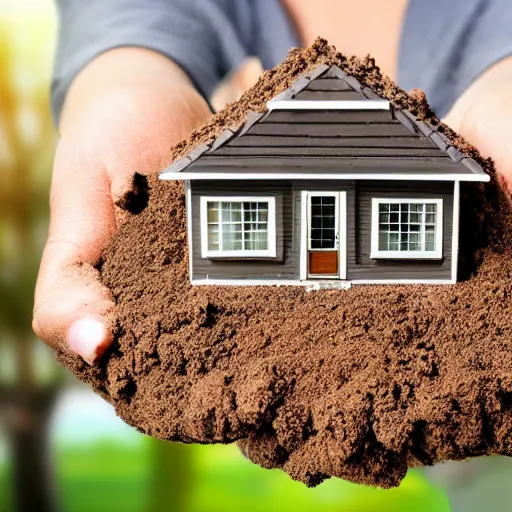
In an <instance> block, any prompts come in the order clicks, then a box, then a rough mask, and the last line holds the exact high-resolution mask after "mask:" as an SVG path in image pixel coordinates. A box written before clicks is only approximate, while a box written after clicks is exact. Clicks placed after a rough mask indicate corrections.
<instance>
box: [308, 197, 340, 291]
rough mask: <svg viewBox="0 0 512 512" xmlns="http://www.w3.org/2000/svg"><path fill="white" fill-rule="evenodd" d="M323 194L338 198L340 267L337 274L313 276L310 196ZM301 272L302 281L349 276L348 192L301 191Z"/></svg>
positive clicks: (336, 278)
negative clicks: (310, 256) (310, 271)
mask: <svg viewBox="0 0 512 512" xmlns="http://www.w3.org/2000/svg"><path fill="white" fill-rule="evenodd" d="M322 195H326V196H327V195H329V196H332V195H334V196H335V197H337V198H338V201H337V202H338V216H337V217H338V218H337V219H336V221H337V227H338V248H337V249H338V267H339V273H338V275H337V276H332V275H328V276H321V275H318V276H312V277H311V278H310V277H309V275H308V251H309V243H308V240H309V225H310V211H311V209H310V207H309V203H310V201H309V198H310V197H314V196H322ZM300 209H301V214H300V272H299V277H300V279H301V281H306V280H308V279H313V280H316V279H331V280H344V279H346V278H347V192H346V191H343V190H301V191H300Z"/></svg>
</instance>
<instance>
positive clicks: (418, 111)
mask: <svg viewBox="0 0 512 512" xmlns="http://www.w3.org/2000/svg"><path fill="white" fill-rule="evenodd" d="M329 73H330V74H332V75H333V76H336V77H339V78H343V80H345V82H346V83H347V84H348V85H349V86H350V87H351V88H352V89H353V90H356V91H360V92H361V94H363V95H364V96H365V97H366V98H368V99H387V100H388V101H389V102H390V104H391V106H392V110H393V111H394V115H395V116H396V117H397V119H398V120H399V121H400V122H402V123H403V124H404V125H406V126H408V127H409V128H410V129H412V131H417V132H419V133H421V134H422V135H424V136H425V137H428V138H429V139H430V140H432V142H434V144H435V145H436V146H437V147H439V149H441V150H442V151H444V152H446V153H447V154H448V155H449V156H450V158H451V159H452V160H453V161H454V162H460V163H462V164H463V165H465V166H466V167H467V168H468V170H470V171H471V172H472V173H478V174H481V173H484V174H485V173H488V174H494V172H495V171H494V164H493V161H492V160H491V159H490V158H484V157H483V156H482V155H481V154H480V153H479V152H478V150H477V149H476V148H475V147H474V146H472V145H471V144H470V143H468V142H467V141H466V140H465V139H464V138H463V137H461V136H460V135H458V134H457V133H456V132H455V131H454V130H452V129H451V128H450V127H449V126H448V125H446V124H444V123H443V122H442V121H441V120H440V119H439V118H438V117H437V116H436V114H435V113H434V111H433V110H432V109H431V108H430V105H429V104H428V102H427V100H426V97H425V94H424V93H423V91H420V90H418V89H414V90H412V91H411V92H410V93H407V92H405V91H404V90H402V89H401V88H400V87H398V85H396V84H395V83H394V82H393V81H392V80H391V79H390V78H389V77H387V76H386V75H384V74H383V73H382V72H381V70H380V69H379V67H378V66H377V65H376V64H375V59H374V58H373V57H371V56H369V55H367V56H366V57H365V58H359V57H355V56H353V57H347V56H346V55H344V54H342V53H339V52H337V51H336V49H335V48H334V47H333V46H331V45H329V44H328V43H327V41H326V40H325V39H322V38H317V39H316V40H315V41H314V42H313V43H312V44H311V45H310V46H309V47H307V48H302V49H299V48H293V49H291V50H290V52H289V54H288V57H287V58H286V59H285V60H284V61H283V62H282V63H281V64H279V65H278V66H276V67H275V68H273V69H270V70H268V71H265V72H264V73H263V74H262V75H261V77H260V78H259V80H258V81H257V83H256V84H255V85H254V86H253V87H252V88H251V89H249V90H248V91H246V92H245V93H244V94H243V95H242V96H241V97H240V99H238V100H237V101H235V102H233V103H231V104H228V105H226V107H224V108H223V109H222V110H221V111H219V112H218V113H216V114H214V115H213V116H212V117H211V118H210V119H209V120H208V121H206V122H205V123H203V124H202V125H200V126H198V127H197V128H195V129H194V130H193V131H192V133H191V134H190V136H189V137H188V138H187V139H185V140H183V141H181V142H180V143H178V144H177V145H175V146H174V147H173V148H172V149H171V157H172V160H173V162H174V163H173V164H172V167H173V171H176V172H179V171H180V170H183V169H185V168H186V167H187V166H188V165H189V164H190V163H192V162H193V161H194V160H196V159H197V158H198V157H199V156H200V155H201V154H203V153H205V152H206V151H212V150H214V149H217V148H218V147H220V146H222V145H223V144H224V143H226V142H227V141H228V140H229V139H231V138H232V137H234V136H236V135H239V134H241V133H245V132H246V131H248V130H249V128H250V127H251V126H252V125H253V124H254V123H255V122H257V121H258V120H259V119H260V118H261V117H263V116H264V115H265V114H266V113H267V106H266V105H267V101H269V100H276V99H287V98H289V97H291V96H293V95H294V94H296V93H298V92H299V91H300V90H302V89H304V88H305V87H307V85H308V84H309V83H310V82H311V81H312V80H314V79H316V78H318V77H320V76H322V75H325V74H329ZM281 96H282V97H281ZM285 96H286V97H285Z"/></svg>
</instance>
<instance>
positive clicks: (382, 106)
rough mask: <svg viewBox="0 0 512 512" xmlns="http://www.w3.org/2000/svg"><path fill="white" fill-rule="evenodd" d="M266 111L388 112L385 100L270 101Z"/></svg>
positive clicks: (387, 103)
mask: <svg viewBox="0 0 512 512" xmlns="http://www.w3.org/2000/svg"><path fill="white" fill-rule="evenodd" d="M267 109H268V110H269V111H270V112H272V110H389V109H390V105H389V101H386V100H355V101H302V100H277V101H276V100H270V101H267Z"/></svg>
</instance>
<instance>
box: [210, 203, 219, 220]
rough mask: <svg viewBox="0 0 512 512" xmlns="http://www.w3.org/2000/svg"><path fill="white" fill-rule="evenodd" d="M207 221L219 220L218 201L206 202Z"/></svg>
mask: <svg viewBox="0 0 512 512" xmlns="http://www.w3.org/2000/svg"><path fill="white" fill-rule="evenodd" d="M208 222H219V203H208Z"/></svg>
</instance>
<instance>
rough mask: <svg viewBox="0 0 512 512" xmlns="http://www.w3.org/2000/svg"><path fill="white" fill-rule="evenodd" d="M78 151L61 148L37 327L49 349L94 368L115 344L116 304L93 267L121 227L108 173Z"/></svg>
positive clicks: (37, 302)
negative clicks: (79, 358) (75, 356)
mask: <svg viewBox="0 0 512 512" xmlns="http://www.w3.org/2000/svg"><path fill="white" fill-rule="evenodd" d="M73 147H74V146H73V144H67V143H66V144H63V143H62V141H61V144H59V147H58V148H57V153H56V158H55V164H54V174H53V181H52V193H51V222H50V231H49V237H48V241H47V244H46V247H45V249H44V252H43V258H42V261H41V268H40V272H39V277H38V282H37V285H36V293H35V305H34V322H33V327H34V330H35V331H36V333H37V334H38V335H39V336H40V337H41V338H42V339H43V340H44V341H45V342H47V343H48V344H49V345H50V346H52V347H54V348H56V347H58V346H62V345H64V344H67V345H68V346H69V347H70V348H71V349H72V350H74V351H75V352H77V353H78V354H79V355H81V356H82V357H83V358H84V359H85V360H86V361H88V362H89V363H93V362H94V361H95V360H96V359H97V358H98V357H99V356H100V355H101V354H102V353H103V352H104V351H105V349H106V348H107V347H108V346H109V345H110V344H111V342H112V323H113V321H114V320H113V316H114V303H113V300H112V297H111V294H110V291H109V290H108V289H107V288H106V287H105V286H103V285H102V284H101V283H100V281H99V272H98V271H97V270H96V269H95V267H94V266H95V265H96V264H97V263H98V262H99V259H100V257H101V253H102V250H103V249H104V247H105V246H106V244H107V243H108V240H109V239H110V238H111V237H112V235H113V234H114V232H115V230H116V222H115V215H114V208H113V204H112V198H111V195H110V184H109V179H108V176H107V173H106V171H105V170H104V169H102V168H101V166H100V165H99V164H98V163H97V162H91V161H90V160H89V159H87V158H86V157H85V155H84V154H80V153H75V152H74V151H73ZM85 154H91V153H90V152H86V153H85Z"/></svg>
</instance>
